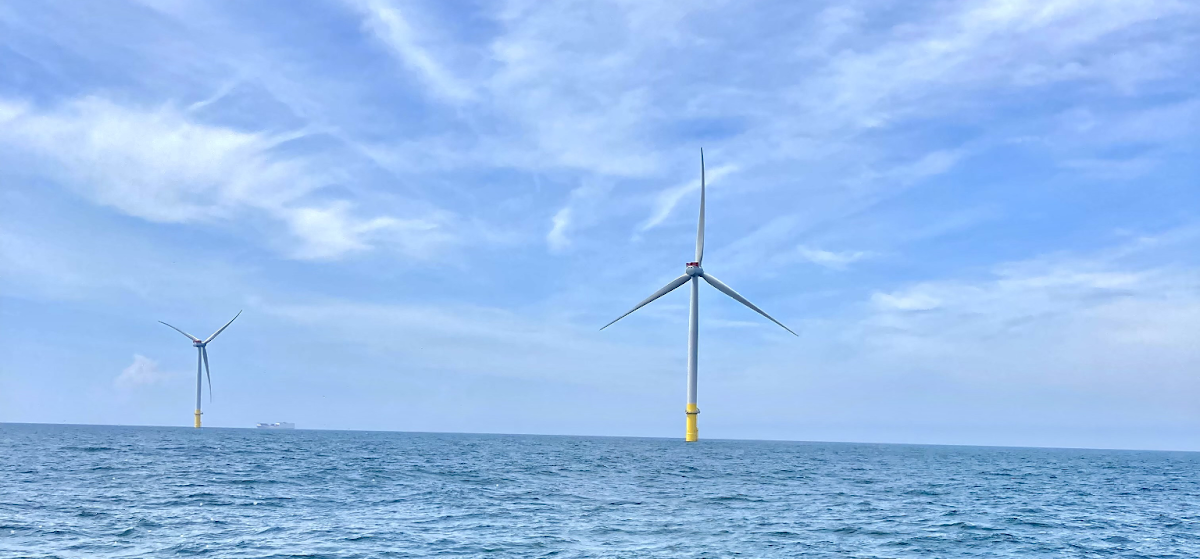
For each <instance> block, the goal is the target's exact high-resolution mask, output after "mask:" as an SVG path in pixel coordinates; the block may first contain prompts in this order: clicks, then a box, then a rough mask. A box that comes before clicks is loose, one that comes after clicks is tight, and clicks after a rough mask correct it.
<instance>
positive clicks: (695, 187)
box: [639, 165, 737, 231]
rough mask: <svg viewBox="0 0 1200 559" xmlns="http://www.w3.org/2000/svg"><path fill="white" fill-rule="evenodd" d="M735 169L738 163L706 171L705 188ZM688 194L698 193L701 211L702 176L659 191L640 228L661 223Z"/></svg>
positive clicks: (642, 229) (697, 200)
mask: <svg viewBox="0 0 1200 559" xmlns="http://www.w3.org/2000/svg"><path fill="white" fill-rule="evenodd" d="M735 171H737V166H736V165H721V166H720V167H716V168H714V169H712V170H710V171H706V172H705V177H704V182H705V189H706V190H707V189H708V188H711V187H712V186H713V184H715V183H717V182H719V181H720V180H721V179H723V178H725V177H726V176H728V175H729V174H731V173H733V172H735ZM688 194H695V195H696V208H697V209H696V211H697V212H699V211H700V210H699V207H700V205H699V204H700V177H696V178H695V180H690V181H688V182H685V183H683V184H680V185H679V186H675V187H672V188H668V189H665V190H663V191H661V192H659V194H658V200H657V201H656V202H655V204H654V210H653V212H651V214H650V217H649V218H647V219H646V221H645V222H643V223H642V225H641V227H640V228H639V230H640V231H649V230H650V229H653V228H655V227H657V226H658V225H660V224H661V223H662V222H663V221H665V220H666V219H667V217H668V216H670V215H671V212H672V211H673V210H674V209H675V206H678V205H679V201H680V200H683V197H684V196H687V195H688ZM697 215H698V214H697Z"/></svg>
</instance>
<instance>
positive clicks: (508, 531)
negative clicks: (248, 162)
mask: <svg viewBox="0 0 1200 559" xmlns="http://www.w3.org/2000/svg"><path fill="white" fill-rule="evenodd" d="M0 557H3V558H15V557H89V558H90V557H312V558H318V557H328V558H351V557H363V558H367V557H559V558H573V557H630V558H633V557H639V558H640V557H714V558H716V557H814V558H834V557H837V558H847V557H852V558H868V557H914V558H915V557H921V558H957V557H989V558H991V557H1021V558H1028V557H1054V558H1061V557H1147V558H1149V557H1155V558H1167V557H1171V558H1181V559H1195V558H1197V557H1200V453H1186V452H1140V451H1118V450H1066V449H1040V448H989V447H965V446H920V445H890V444H849V443H812V442H768V441H733V440H702V441H700V442H699V443H695V444H684V443H683V442H682V441H680V440H677V439H653V438H616V437H560V436H524V435H469V434H434V433H387V432H356V431H311V430H294V431H292V430H256V429H209V428H205V429H202V430H196V429H190V428H168V427H104V426H68V425H28V424H0Z"/></svg>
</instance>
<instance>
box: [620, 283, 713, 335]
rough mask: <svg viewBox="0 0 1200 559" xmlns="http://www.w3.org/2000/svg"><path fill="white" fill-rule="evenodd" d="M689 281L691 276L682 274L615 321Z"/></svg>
mask: <svg viewBox="0 0 1200 559" xmlns="http://www.w3.org/2000/svg"><path fill="white" fill-rule="evenodd" d="M690 279H692V277H691V276H689V275H687V274H684V275H682V276H679V277H677V278H675V279H673V280H671V283H668V284H667V285H664V286H663V288H662V289H659V290H658V291H655V292H654V294H653V295H651V296H649V297H646V299H645V300H643V301H642V302H641V303H638V304H637V306H636V307H633V308H632V309H629V312H627V313H625V314H623V315H621V316H618V317H617V320H621V319H622V318H625V317H627V316H629V315H630V314H633V311H636V310H638V309H640V308H642V307H644V306H646V305H648V304H650V302H651V301H653V300H655V299H657V298H659V297H662V296H663V295H666V294H667V293H670V292H672V291H674V290H675V288H677V287H679V286H681V285H683V284H685V283H687V282H688V280H690ZM617 320H614V321H612V322H609V323H608V324H605V325H604V328H608V327H609V326H612V325H613V324H616V323H617ZM604 328H601V330H603V329H604Z"/></svg>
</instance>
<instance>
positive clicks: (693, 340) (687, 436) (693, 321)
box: [601, 149, 797, 442]
mask: <svg viewBox="0 0 1200 559" xmlns="http://www.w3.org/2000/svg"><path fill="white" fill-rule="evenodd" d="M704 188H705V185H704V150H703V149H701V150H700V223H699V225H697V227H696V260H695V261H693V262H688V263H687V265H686V267H685V268H684V271H683V275H682V276H679V277H677V278H675V279H673V280H671V283H668V284H667V285H665V286H663V288H662V289H659V290H658V291H655V292H654V293H653V294H651V295H650V296H649V297H646V299H645V300H643V301H642V302H641V303H638V304H637V306H635V307H633V308H632V309H630V310H629V312H627V313H625V314H623V315H621V316H619V317H617V320H621V319H622V318H625V317H627V316H629V315H630V314H632V313H633V311H636V310H638V309H640V308H642V307H644V306H646V305H648V304H650V302H652V301H654V300H655V299H658V298H659V297H662V296H663V295H666V294H667V293H670V292H672V291H674V290H675V289H676V288H678V287H679V286H681V285H683V284H685V283H689V282H690V283H691V284H692V304H691V308H690V312H689V318H688V363H687V368H688V371H687V372H688V377H687V411H686V412H685V413H686V414H687V430H686V431H685V433H684V440H685V441H687V442H695V441H696V440H697V439H698V438H699V431H698V430H697V429H696V416H697V415H699V414H700V408H698V407H696V350H697V347H696V346H697V345H698V343H699V336H700V314H699V312H700V280H701V279H703V280H704V281H706V282H708V283H709V285H711V286H713V287H715V288H717V291H720V292H721V293H724V294H726V295H728V296H730V297H732V298H733V299H734V300H735V301H737V302H739V303H741V304H743V305H746V306H747V307H750V309H751V310H753V311H754V312H756V313H758V314H761V315H763V316H765V317H767V320H770V321H771V322H774V323H775V324H778V325H779V326H780V327H781V328H783V329H784V330H787V331H788V332H791V334H792V335H793V336H797V334H796V333H795V332H792V330H791V329H790V328H788V327H787V326H784V325H783V323H782V322H779V321H778V320H775V319H774V318H771V315H769V314H767V313H766V312H763V310H762V309H760V308H758V307H756V306H754V303H751V302H750V301H749V300H747V299H746V298H745V297H742V296H741V295H739V294H738V292H737V291H734V290H733V289H732V288H730V287H729V286H728V285H725V284H724V283H722V282H721V280H719V279H717V278H715V277H713V276H712V274H709V273H708V272H705V271H704V268H701V267H700V263H701V262H703V261H704ZM617 320H614V321H612V322H609V323H608V324H605V325H604V328H608V327H609V326H612V325H613V324H615V323H616V322H617ZM604 328H601V330H603V329H604Z"/></svg>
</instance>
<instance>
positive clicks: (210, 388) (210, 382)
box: [200, 347, 212, 403]
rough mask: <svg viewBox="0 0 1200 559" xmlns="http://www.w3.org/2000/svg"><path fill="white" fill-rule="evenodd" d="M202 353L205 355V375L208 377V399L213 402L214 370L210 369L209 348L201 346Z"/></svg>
mask: <svg viewBox="0 0 1200 559" xmlns="http://www.w3.org/2000/svg"><path fill="white" fill-rule="evenodd" d="M200 355H201V356H202V357H204V376H206V377H208V401H209V402H210V403H211V402H212V372H211V371H209V370H208V349H207V348H203V347H202V348H200Z"/></svg>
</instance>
